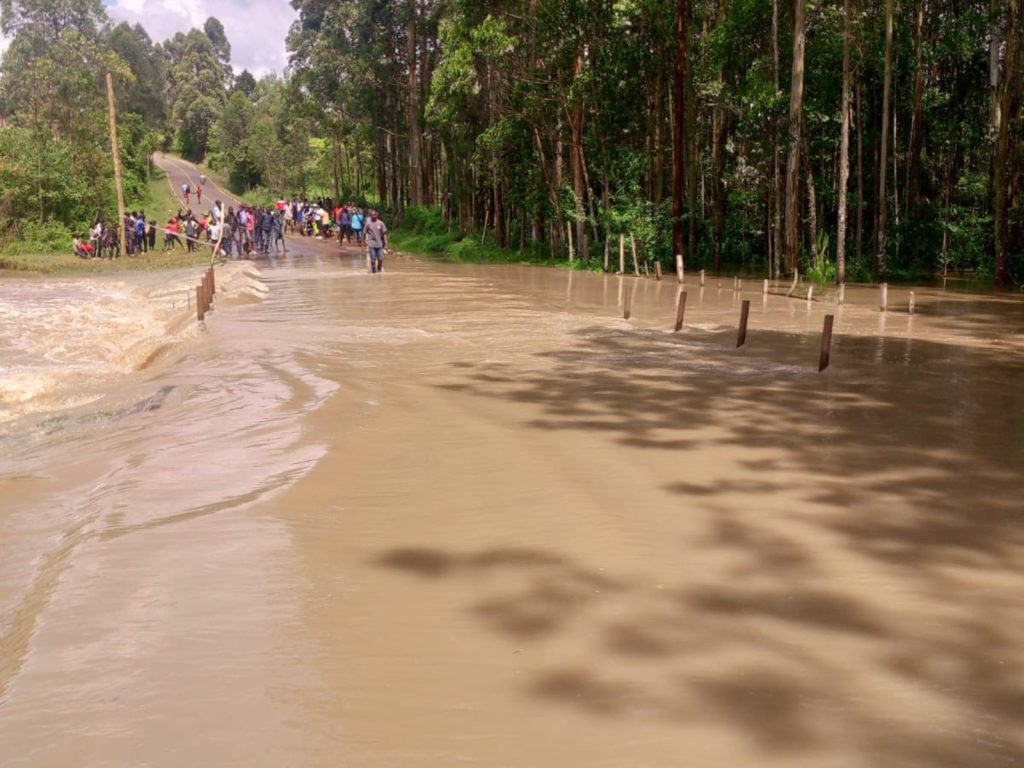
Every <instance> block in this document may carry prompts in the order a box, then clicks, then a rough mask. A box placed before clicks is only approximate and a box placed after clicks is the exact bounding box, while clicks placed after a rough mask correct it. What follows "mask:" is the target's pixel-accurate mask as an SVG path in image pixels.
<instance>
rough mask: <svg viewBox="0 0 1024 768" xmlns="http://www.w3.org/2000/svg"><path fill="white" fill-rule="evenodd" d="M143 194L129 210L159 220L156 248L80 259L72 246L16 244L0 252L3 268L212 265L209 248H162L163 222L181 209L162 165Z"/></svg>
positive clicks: (90, 270) (59, 270)
mask: <svg viewBox="0 0 1024 768" xmlns="http://www.w3.org/2000/svg"><path fill="white" fill-rule="evenodd" d="M144 197H145V199H141V200H126V201H125V207H126V208H127V210H129V211H137V210H140V209H141V210H144V211H145V212H146V218H147V220H155V221H156V224H157V246H156V248H157V249H156V251H154V252H152V253H149V254H140V255H137V256H129V257H127V258H124V259H120V258H118V259H80V258H78V257H77V256H75V254H74V253H72V252H71V248H70V247H68V248H67V249H62V250H59V251H54V250H52V249H48V248H47V247H46V246H43V245H40V246H39V247H37V248H34V247H33V244H32V243H16V244H13V245H12V247H10V248H8V249H7V250H5V251H0V270H4V269H6V270H12V271H17V272H37V273H41V274H49V275H73V274H95V273H100V272H119V271H124V270H159V269H178V268H181V267H190V266H194V265H197V264H209V262H210V252H209V251H208V250H207V251H206V252H205V253H204V252H203V249H199V250H198V251H196V252H195V253H187V252H185V251H183V250H182V249H180V248H179V249H177V250H174V251H167V252H166V253H164V252H163V251H161V250H160V245H161V243H162V242H163V225H164V224H165V223H166V222H167V219H168V218H170V217H171V216H172V215H174V214H175V213H177V212H178V208H179V207H180V205H179V203H178V201H177V200H176V199H175V198H174V195H173V194H172V193H171V188H170V186H169V185H168V184H167V176H166V174H164V172H163V171H161V170H160V169H159V168H157V169H156V170H155V171H154V172H153V174H152V175H151V176H150V179H149V184H148V185H147V188H146V194H145V196H144Z"/></svg>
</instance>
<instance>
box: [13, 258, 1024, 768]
mask: <svg viewBox="0 0 1024 768" xmlns="http://www.w3.org/2000/svg"><path fill="white" fill-rule="evenodd" d="M309 252H310V254H311V255H309V256H308V257H306V258H301V259H293V260H288V261H281V262H277V263H275V264H272V265H267V266H265V267H264V278H265V280H266V282H267V284H268V285H269V287H270V293H269V295H268V296H267V298H266V300H265V301H263V302H262V303H239V304H237V305H228V304H225V305H223V306H220V307H218V309H217V310H215V312H214V313H213V317H212V319H211V320H210V321H209V322H208V323H207V329H206V332H205V333H203V334H198V335H196V336H195V337H194V338H189V339H188V340H186V341H183V342H182V343H180V344H177V345H176V346H174V347H173V348H172V349H170V350H168V351H167V352H164V353H162V355H161V358H160V360H159V361H158V363H157V364H156V365H153V366H152V367H150V368H148V369H147V370H146V371H144V372H141V373H139V374H137V375H135V376H133V377H130V378H126V379H125V380H124V382H123V383H122V384H121V385H120V386H119V387H117V388H114V389H112V390H111V391H110V392H109V394H108V396H107V397H106V399H104V400H103V401H101V402H99V403H93V404H90V405H88V406H84V407H80V408H78V409H72V410H71V411H68V412H66V413H63V414H61V415H60V416H59V417H54V416H52V415H51V416H48V417H47V418H45V419H41V418H37V419H35V420H31V421H21V422H16V424H19V425H21V426H20V428H19V429H15V430H9V431H8V433H7V435H6V437H5V439H4V440H3V441H0V506H2V510H3V511H2V514H0V542H2V548H3V558H2V560H0V764H2V765H4V766H52V765H77V766H135V765H152V766H183V765H217V766H283V765H302V766H338V765H350V766H360V767H363V766H366V767H370V768H377V767H379V768H395V767H406V766H407V767H409V768H413V767H415V768H420V767H429V768H432V767H434V766H437V767H438V768H440V767H441V766H444V767H445V768H449V767H450V766H454V765H469V766H481V767H484V766H486V767H491V766H493V767H495V768H497V767H498V766H523V767H524V768H527V767H529V768H537V767H540V766H559V767H569V766H580V767H581V768H582V767H583V766H586V767H587V768H593V767H594V766H629V767H631V768H632V767H637V766H657V767H660V766H666V767H667V766H697V767H703V766H715V767H718V766H759V767H760V766H814V767H815V768H823V767H826V766H828V767H832V766H835V767H836V768H839V767H842V768H846V767H848V766H849V767H853V766H865V767H866V766H897V765H898V766H922V767H924V766H928V767H929V768H934V767H937V768H953V767H954V766H956V767H957V768H959V767H961V766H971V767H972V768H984V767H986V766H1010V765H1024V603H1022V601H1021V595H1022V594H1024V527H1022V525H1021V522H1022V521H1021V513H1022V510H1024V503H1022V495H1021V475H1020V470H1021V460H1022V458H1024V449H1022V443H1021V438H1022V434H1024V431H1022V430H1024V402H1022V394H1021V392H1022V389H1021V383H1022V381H1024V378H1022V374H1024V355H1022V351H1024V335H1022V334H1024V319H1022V318H1024V304H1022V303H1021V301H1020V300H1019V299H1016V298H1013V297H1006V296H979V295H973V294H967V293H962V292H957V291H955V290H952V287H951V286H949V287H947V289H946V290H943V289H942V288H936V289H928V290H923V289H922V290H919V291H918V294H917V304H918V309H919V313H918V314H917V315H916V316H914V317H913V318H910V317H908V316H906V315H905V314H903V313H901V312H900V311H898V310H899V308H900V307H901V306H905V299H906V296H905V294H904V293H903V292H901V291H897V290H895V289H894V290H892V291H891V293H890V304H891V306H892V307H893V310H894V311H891V312H889V313H888V314H886V315H882V314H881V313H879V312H877V311H875V309H874V298H875V297H874V292H873V291H869V290H867V289H864V290H857V289H848V294H847V300H848V304H847V306H845V307H843V308H836V307H835V306H832V305H829V304H828V303H827V302H823V303H814V304H811V305H807V304H806V302H802V301H795V300H793V299H786V298H784V297H781V296H774V295H772V296H768V297H767V298H766V299H764V298H763V297H762V296H761V292H760V283H757V284H753V285H751V284H749V283H745V284H744V286H745V291H744V294H743V295H737V294H736V293H735V292H734V291H733V290H732V287H731V280H723V281H722V283H723V284H722V288H721V289H720V290H719V288H718V286H717V280H715V279H712V278H709V279H708V284H707V285H706V286H705V288H704V290H703V291H701V290H700V289H699V287H697V286H696V285H694V278H689V284H688V286H687V290H688V304H687V315H686V321H687V325H686V328H685V330H684V331H683V332H682V333H681V334H673V333H671V332H670V330H671V325H672V322H673V320H674V316H675V312H674V302H675V297H676V291H677V286H676V285H675V284H674V282H671V281H670V280H665V281H663V282H661V283H656V282H653V281H644V282H641V283H640V284H638V286H637V294H636V299H635V301H634V305H633V319H632V320H631V321H630V322H628V323H627V322H624V321H623V320H622V319H621V301H622V296H623V292H624V291H625V290H628V287H629V286H630V285H631V284H632V283H633V281H632V279H630V278H626V279H620V278H617V277H614V276H608V277H604V276H599V275H589V274H572V273H568V272H563V271H556V270H546V269H537V268H527V267H467V266H451V265H442V264H432V263H425V262H422V261H413V260H409V259H395V258H391V259H389V261H388V264H387V272H386V273H385V274H384V275H382V276H379V277H371V276H369V275H367V274H365V272H364V271H362V270H361V269H360V268H359V267H360V266H361V263H360V262H359V261H358V259H357V258H356V257H355V256H354V255H351V254H346V255H343V256H341V257H340V258H339V257H338V255H337V253H336V252H335V251H334V250H333V249H331V248H326V247H319V246H318V248H317V249H316V252H315V253H314V251H313V250H312V249H310V251H309ZM620 285H621V286H622V289H621V290H620ZM773 289H774V287H773ZM781 290H782V291H783V292H784V290H785V289H784V288H782V289H781ZM742 298H749V299H750V300H751V302H752V308H751V316H750V318H751V319H750V331H749V336H748V344H747V346H746V347H745V348H744V349H742V350H739V351H737V350H736V349H735V348H734V347H735V333H736V331H735V326H736V320H737V318H738V316H739V305H740V302H741V300H742ZM825 312H834V313H835V314H836V316H837V317H836V340H835V344H834V349H833V364H832V368H830V369H829V371H828V372H826V373H825V374H821V375H819V374H818V373H817V372H816V370H815V369H816V364H817V359H818V358H817V354H818V349H817V344H818V334H819V332H820V328H821V321H822V316H823V315H824V314H825Z"/></svg>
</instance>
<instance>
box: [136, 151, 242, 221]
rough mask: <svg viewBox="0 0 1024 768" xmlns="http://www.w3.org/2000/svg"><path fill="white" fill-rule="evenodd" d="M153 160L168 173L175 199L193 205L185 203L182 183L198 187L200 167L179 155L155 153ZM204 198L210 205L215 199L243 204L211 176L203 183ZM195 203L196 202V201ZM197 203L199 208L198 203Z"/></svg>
mask: <svg viewBox="0 0 1024 768" xmlns="http://www.w3.org/2000/svg"><path fill="white" fill-rule="evenodd" d="M153 160H154V162H155V163H156V165H157V166H158V167H159V168H160V169H161V170H162V171H163V172H164V173H166V174H167V180H168V183H169V184H170V185H171V194H172V195H174V199H175V200H177V201H178V202H179V203H180V204H181V206H182V207H185V208H187V207H191V206H187V205H186V204H185V198H184V197H182V195H181V185H182V184H185V183H188V184H189V186H191V187H192V189H193V190H194V189H196V187H198V186H199V174H200V171H199V169H198V168H196V166H194V165H193V164H192V163H189V162H187V161H185V160H181V159H180V158H177V157H171V156H170V155H160V154H158V155H154V156H153ZM203 199H204V201H205V202H204V205H205V204H206V203H207V202H208V203H209V205H213V202H214V200H220V201H221V202H223V203H224V204H225V205H229V206H230V205H233V206H235V207H236V208H237V207H238V206H240V205H241V204H242V203H241V201H240V200H239V199H238V198H237V197H235V196H234V195H232V194H231V193H230V192H227V191H226V190H224V189H223V188H222V187H220V186H218V184H217V183H216V182H215V181H214V180H213V179H212V178H210V177H207V179H206V184H204V185H203ZM193 204H195V203H194V201H193ZM195 205H196V207H197V208H198V204H195Z"/></svg>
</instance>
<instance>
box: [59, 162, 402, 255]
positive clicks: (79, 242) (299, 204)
mask: <svg viewBox="0 0 1024 768" xmlns="http://www.w3.org/2000/svg"><path fill="white" fill-rule="evenodd" d="M202 181H203V183H205V178H203V179H202ZM181 191H182V197H183V198H184V200H185V206H186V207H185V210H181V209H179V210H178V212H177V213H176V214H173V215H171V216H170V217H169V218H168V220H167V223H166V224H164V226H163V233H164V237H163V245H162V250H163V251H173V250H175V249H176V248H182V249H184V250H186V251H187V252H189V253H192V252H194V251H195V250H196V247H197V246H199V245H203V246H206V247H210V248H212V249H214V250H217V251H218V255H221V256H224V257H226V258H251V257H253V256H255V255H257V254H259V255H265V256H266V255H270V253H271V251H273V253H274V254H281V253H284V252H286V248H285V242H284V238H285V234H286V233H288V234H290V235H294V234H298V235H299V236H300V237H312V238H315V239H317V240H328V239H334V238H337V240H338V242H339V244H344V243H346V242H348V243H350V244H351V243H353V242H355V243H356V244H357V245H361V246H363V247H364V248H365V249H366V251H367V253H368V255H369V257H370V268H371V271H372V272H375V273H376V272H380V271H383V268H384V253H385V251H386V248H387V227H386V226H385V225H384V222H383V221H382V220H381V219H380V217H379V214H378V212H377V211H376V210H374V209H370V211H369V212H367V213H364V212H363V209H362V208H360V207H359V206H358V205H356V204H355V203H346V204H338V205H335V203H334V201H333V200H331V199H330V198H327V199H323V198H321V199H318V200H316V201H315V202H310V201H307V200H300V199H298V198H297V197H293V198H292V199H291V200H285V199H282V200H278V201H277V203H276V204H274V205H265V206H254V205H246V204H243V205H241V206H240V207H239V208H238V210H237V211H236V210H235V208H234V206H229V207H228V208H227V211H226V212H225V210H224V205H223V203H222V202H221V201H220V200H216V201H215V202H214V204H213V206H212V207H211V208H210V209H209V211H207V212H205V213H196V212H194V211H193V210H192V209H191V208H190V207H188V206H189V204H190V202H191V198H192V189H191V187H190V186H189V185H188V184H187V183H186V184H183V185H182V190H181ZM195 196H196V202H197V203H201V201H202V185H200V186H197V187H196V190H195ZM121 237H123V238H124V243H125V252H126V253H127V254H128V255H135V254H145V253H149V252H152V251H155V250H156V240H157V223H156V221H155V220H149V221H147V219H146V214H145V212H144V211H138V212H135V211H133V212H131V213H128V214H126V215H125V217H124V222H123V226H122V227H121V228H118V227H111V226H108V225H107V223H106V222H105V221H104V220H103V219H102V218H97V219H96V221H95V222H94V224H93V226H92V228H91V229H90V230H89V234H88V237H87V238H85V239H79V238H78V237H76V238H75V239H74V249H75V254H76V255H77V256H79V257H81V258H104V257H108V258H114V257H115V256H118V255H119V254H120V247H121Z"/></svg>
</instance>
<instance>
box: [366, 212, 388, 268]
mask: <svg viewBox="0 0 1024 768" xmlns="http://www.w3.org/2000/svg"><path fill="white" fill-rule="evenodd" d="M378 215H379V214H378V213H377V210H376V209H375V208H371V209H370V218H369V219H368V220H367V221H366V223H365V224H363V241H364V242H365V243H366V249H367V251H368V252H369V254H370V272H371V273H372V274H377V273H378V272H383V271H384V249H386V248H387V247H388V228H387V225H385V224H384V222H383V221H381V220H380V219H379V218H378Z"/></svg>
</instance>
